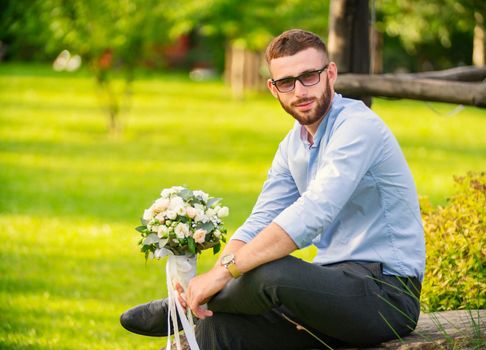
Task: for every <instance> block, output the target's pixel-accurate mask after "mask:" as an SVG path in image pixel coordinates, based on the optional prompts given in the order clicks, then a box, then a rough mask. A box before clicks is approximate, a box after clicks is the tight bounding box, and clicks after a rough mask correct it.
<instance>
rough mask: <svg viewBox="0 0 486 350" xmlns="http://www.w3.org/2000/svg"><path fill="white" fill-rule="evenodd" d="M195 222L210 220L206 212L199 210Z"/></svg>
mask: <svg viewBox="0 0 486 350" xmlns="http://www.w3.org/2000/svg"><path fill="white" fill-rule="evenodd" d="M194 221H196V222H208V221H209V218H208V217H207V216H206V215H204V211H202V210H200V209H197V214H196V217H195V218H194Z"/></svg>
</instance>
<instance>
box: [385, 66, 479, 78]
mask: <svg viewBox="0 0 486 350" xmlns="http://www.w3.org/2000/svg"><path fill="white" fill-rule="evenodd" d="M383 76H385V77H392V78H393V77H398V78H404V79H440V80H452V81H483V80H485V79H486V67H474V66H465V67H455V68H451V69H444V70H439V71H433V72H421V73H406V74H384V75H383Z"/></svg>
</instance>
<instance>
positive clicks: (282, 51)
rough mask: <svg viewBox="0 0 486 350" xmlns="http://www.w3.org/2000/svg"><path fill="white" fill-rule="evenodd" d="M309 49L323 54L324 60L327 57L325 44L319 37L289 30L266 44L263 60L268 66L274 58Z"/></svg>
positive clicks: (300, 30) (306, 32)
mask: <svg viewBox="0 0 486 350" xmlns="http://www.w3.org/2000/svg"><path fill="white" fill-rule="evenodd" d="M311 47H312V48H314V49H316V50H319V51H322V52H324V55H325V56H326V58H327V57H328V56H329V55H328V52H327V48H326V44H324V42H323V41H322V40H321V38H319V36H317V35H316V34H314V33H312V32H308V31H305V30H302V29H290V30H287V31H285V32H283V33H282V34H280V35H279V36H277V37H275V38H274V39H273V40H272V41H271V42H270V44H268V46H267V50H266V51H265V59H266V60H267V63H268V64H270V61H271V60H273V59H274V58H279V57H285V56H292V55H295V54H296V53H297V52H300V51H302V50H305V49H308V48H311Z"/></svg>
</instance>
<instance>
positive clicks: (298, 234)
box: [273, 204, 320, 249]
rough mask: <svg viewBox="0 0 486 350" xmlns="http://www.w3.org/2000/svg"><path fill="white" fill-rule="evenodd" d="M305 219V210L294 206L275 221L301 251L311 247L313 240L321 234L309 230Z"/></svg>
mask: <svg viewBox="0 0 486 350" xmlns="http://www.w3.org/2000/svg"><path fill="white" fill-rule="evenodd" d="M303 217H305V215H304V210H303V208H302V207H300V206H295V204H294V205H292V206H290V207H288V208H286V209H285V210H284V211H282V212H281V213H280V214H279V215H278V216H277V217H276V218H275V219H274V220H273V222H274V223H276V224H277V225H278V226H280V227H281V228H282V229H283V230H284V231H285V232H286V233H287V234H288V235H289V237H290V238H291V239H292V240H293V241H294V243H295V245H296V246H297V247H298V248H299V249H302V248H305V247H307V246H308V245H310V244H311V243H312V240H313V239H314V238H315V237H316V236H317V235H318V234H319V233H320V232H315V230H313V229H311V228H309V227H308V226H307V223H306V222H305V221H304V220H303V219H302V218H303Z"/></svg>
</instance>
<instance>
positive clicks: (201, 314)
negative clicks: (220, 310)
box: [194, 306, 213, 319]
mask: <svg viewBox="0 0 486 350" xmlns="http://www.w3.org/2000/svg"><path fill="white" fill-rule="evenodd" d="M194 314H195V315H196V316H197V317H198V318H200V319H205V318H206V317H211V316H213V312H212V311H211V310H208V309H205V308H202V307H200V306H198V307H197V308H196V312H194Z"/></svg>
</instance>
